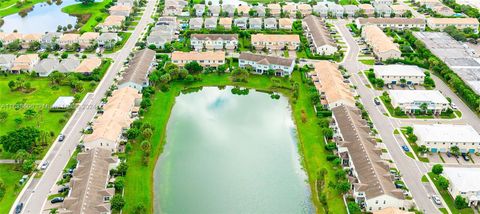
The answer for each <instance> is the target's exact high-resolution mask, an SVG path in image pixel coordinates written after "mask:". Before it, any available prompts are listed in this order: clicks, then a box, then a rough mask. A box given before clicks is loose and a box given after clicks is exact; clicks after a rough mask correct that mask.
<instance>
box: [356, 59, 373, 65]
mask: <svg viewBox="0 0 480 214" xmlns="http://www.w3.org/2000/svg"><path fill="white" fill-rule="evenodd" d="M358 61H360V62H361V63H363V64H365V65H374V64H375V60H374V59H360V60H358Z"/></svg>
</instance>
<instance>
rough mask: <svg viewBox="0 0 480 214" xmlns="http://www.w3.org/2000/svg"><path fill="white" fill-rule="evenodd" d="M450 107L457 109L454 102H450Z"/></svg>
mask: <svg viewBox="0 0 480 214" xmlns="http://www.w3.org/2000/svg"><path fill="white" fill-rule="evenodd" d="M450 107H452V109H458V107H457V105H455V103H450Z"/></svg>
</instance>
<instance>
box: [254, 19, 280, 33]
mask: <svg viewBox="0 0 480 214" xmlns="http://www.w3.org/2000/svg"><path fill="white" fill-rule="evenodd" d="M250 25H252V19H250ZM264 25H265V29H268V30H276V29H277V19H276V18H266V19H265V20H264Z"/></svg>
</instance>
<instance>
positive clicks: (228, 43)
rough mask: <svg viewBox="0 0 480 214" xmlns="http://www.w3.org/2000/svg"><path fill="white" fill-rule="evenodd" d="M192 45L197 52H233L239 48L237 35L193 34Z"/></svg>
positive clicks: (191, 37)
mask: <svg viewBox="0 0 480 214" xmlns="http://www.w3.org/2000/svg"><path fill="white" fill-rule="evenodd" d="M190 43H191V45H192V47H193V49H194V50H195V51H202V50H203V49H207V50H223V49H227V50H233V49H236V48H237V46H238V35H237V34H192V35H191V36H190Z"/></svg>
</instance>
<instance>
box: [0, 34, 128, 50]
mask: <svg viewBox="0 0 480 214" xmlns="http://www.w3.org/2000/svg"><path fill="white" fill-rule="evenodd" d="M0 41H1V42H2V44H3V45H8V44H10V43H12V42H20V43H21V45H22V47H23V48H28V47H29V45H30V44H31V43H33V42H38V43H40V45H41V46H42V47H48V46H52V45H54V44H58V45H59V46H60V47H61V48H65V47H67V45H72V44H79V45H80V48H88V47H91V46H92V45H96V44H98V45H99V46H104V45H107V44H113V45H114V44H115V43H117V42H119V41H121V37H119V36H118V35H117V34H116V33H102V34H100V33H96V32H85V33H83V34H75V33H65V34H62V33H57V32H49V33H45V34H20V33H3V32H0Z"/></svg>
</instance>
